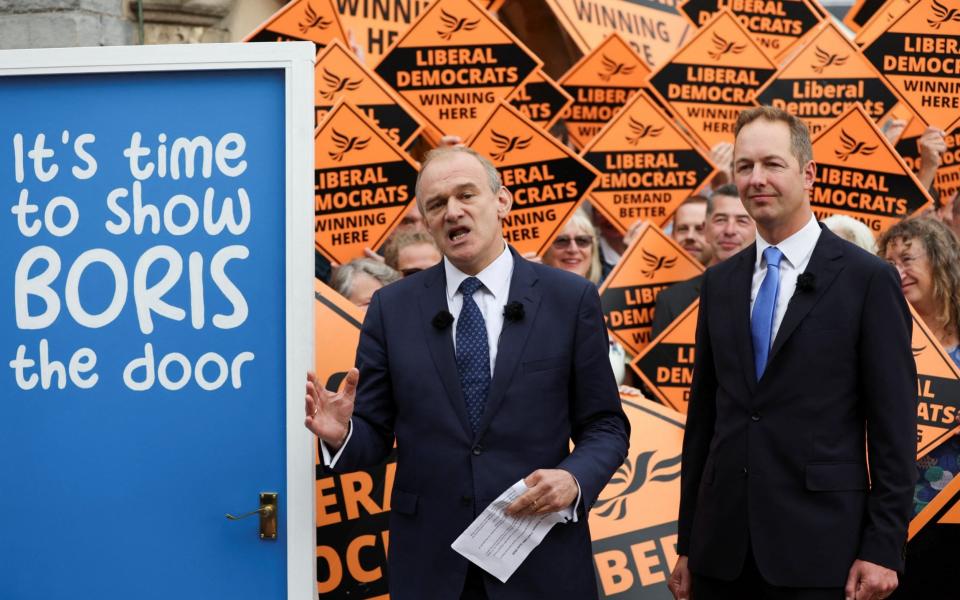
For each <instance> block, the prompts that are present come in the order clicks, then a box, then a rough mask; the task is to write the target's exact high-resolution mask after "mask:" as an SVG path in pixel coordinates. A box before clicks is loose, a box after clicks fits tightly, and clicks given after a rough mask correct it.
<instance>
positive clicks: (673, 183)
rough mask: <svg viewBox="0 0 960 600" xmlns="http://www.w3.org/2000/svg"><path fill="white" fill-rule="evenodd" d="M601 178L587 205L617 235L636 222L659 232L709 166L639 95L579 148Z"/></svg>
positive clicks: (710, 170) (706, 177) (706, 176)
mask: <svg viewBox="0 0 960 600" xmlns="http://www.w3.org/2000/svg"><path fill="white" fill-rule="evenodd" d="M583 157H584V158H585V159H586V160H587V162H589V163H590V164H592V165H593V166H594V167H596V168H597V169H598V170H600V172H601V173H602V175H601V178H600V183H599V184H598V185H597V187H596V188H594V190H593V193H592V194H591V204H592V205H593V207H594V208H595V209H596V210H599V211H600V212H602V213H603V215H604V216H605V217H607V220H609V221H610V222H611V223H613V224H614V225H615V226H616V227H617V228H618V229H619V230H620V231H626V230H627V229H628V228H629V227H630V225H632V224H633V223H634V222H635V221H637V220H638V219H644V220H648V221H652V222H653V223H656V224H657V225H660V226H663V225H664V224H665V223H666V222H667V221H669V220H670V217H671V215H673V211H674V210H676V208H677V206H679V205H680V204H681V203H682V202H683V201H684V200H686V199H687V198H688V197H689V196H690V194H691V192H692V191H693V190H696V189H698V188H700V187H701V186H702V185H703V184H704V183H705V182H706V181H708V180H709V178H710V177H711V176H712V175H713V173H714V166H713V164H712V163H711V162H710V160H709V159H708V158H707V157H706V156H705V155H704V154H703V152H702V151H700V150H699V149H698V148H697V147H696V145H695V144H694V142H693V140H691V139H690V138H688V137H687V135H686V134H684V133H683V132H682V131H680V129H679V128H677V126H675V125H674V124H673V121H672V120H671V119H670V118H669V117H667V116H666V115H665V114H664V113H663V111H662V110H660V108H659V107H658V106H657V105H656V103H655V102H654V101H653V99H652V98H651V97H650V96H649V95H648V93H647V92H646V91H641V92H640V93H638V94H636V95H635V96H634V97H633V99H631V100H630V101H629V102H628V103H627V105H626V106H624V107H623V109H622V110H621V111H620V112H619V113H617V116H616V117H614V120H613V121H611V122H610V124H608V125H607V126H606V127H605V128H604V129H603V131H601V132H600V134H599V135H597V137H596V138H594V139H593V141H591V142H590V144H589V145H588V146H587V147H586V148H584V150H583Z"/></svg>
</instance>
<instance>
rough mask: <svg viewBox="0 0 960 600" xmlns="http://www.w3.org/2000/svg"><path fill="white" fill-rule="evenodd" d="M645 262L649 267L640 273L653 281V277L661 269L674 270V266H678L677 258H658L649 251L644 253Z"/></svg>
mask: <svg viewBox="0 0 960 600" xmlns="http://www.w3.org/2000/svg"><path fill="white" fill-rule="evenodd" d="M643 262H644V264H645V265H647V268H646V269H642V270H641V271H640V273H642V274H643V276H644V277H646V278H647V279H653V276H654V275H655V274H656V272H657V271H659V270H661V269H669V268H672V267H673V265H675V264H677V257H676V256H674V257H673V258H667V257H666V256H657V255H656V254H653V253H652V252H649V251H647V250H644V251H643Z"/></svg>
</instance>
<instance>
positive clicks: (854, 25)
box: [843, 0, 884, 32]
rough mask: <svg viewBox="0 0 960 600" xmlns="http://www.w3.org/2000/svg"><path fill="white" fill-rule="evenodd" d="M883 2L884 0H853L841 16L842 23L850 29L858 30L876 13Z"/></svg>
mask: <svg viewBox="0 0 960 600" xmlns="http://www.w3.org/2000/svg"><path fill="white" fill-rule="evenodd" d="M883 2H884V0H854V2H853V6H851V7H850V9H849V10H848V11H847V14H846V15H845V16H844V17H843V24H844V25H846V26H847V27H849V28H850V30H851V31H855V32H857V31H860V30H861V29H862V28H863V26H864V25H866V24H867V23H868V22H869V21H870V19H872V18H873V17H874V16H875V15H876V14H877V11H878V10H879V9H880V8H881V7H882V6H883Z"/></svg>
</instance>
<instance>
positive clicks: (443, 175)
mask: <svg viewBox="0 0 960 600" xmlns="http://www.w3.org/2000/svg"><path fill="white" fill-rule="evenodd" d="M419 189H420V195H421V196H422V198H420V199H418V201H419V202H420V206H421V210H422V211H423V215H424V219H425V221H426V225H427V230H428V231H429V232H430V234H431V235H432V236H433V239H434V240H436V242H437V248H439V249H440V252H441V253H442V254H443V255H444V256H446V257H447V259H448V260H449V261H450V262H451V263H453V265H454V266H455V267H457V268H458V269H460V270H461V271H463V272H464V273H466V274H468V275H476V274H477V273H479V272H480V271H482V270H483V269H484V268H485V267H486V266H487V265H489V264H490V263H491V262H493V260H494V259H496V258H497V257H498V256H499V255H500V253H501V252H502V251H503V248H504V242H503V230H502V226H501V224H500V223H501V221H502V220H503V218H504V217H505V216H506V215H507V213H508V212H509V211H510V205H511V204H512V203H513V197H512V196H511V195H510V192H509V191H507V189H506V188H505V187H503V186H500V189H499V190H498V191H497V192H494V191H493V190H492V189H491V186H490V178H489V177H488V176H487V172H486V170H485V169H484V168H483V165H482V164H480V161H479V160H477V158H475V157H474V156H471V155H470V154H467V153H465V152H449V153H447V154H444V155H441V156H438V157H436V158H435V159H433V160H432V161H430V162H429V163H428V164H427V166H426V167H425V169H424V171H423V172H422V173H421V175H420V188H419Z"/></svg>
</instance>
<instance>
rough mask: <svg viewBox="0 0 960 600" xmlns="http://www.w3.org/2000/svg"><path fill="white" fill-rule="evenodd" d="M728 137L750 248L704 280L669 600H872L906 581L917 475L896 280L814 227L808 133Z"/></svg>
mask: <svg viewBox="0 0 960 600" xmlns="http://www.w3.org/2000/svg"><path fill="white" fill-rule="evenodd" d="M735 133H736V140H735V143H734V170H733V176H734V181H735V183H736V185H737V188H738V189H739V191H740V198H741V199H742V201H743V204H744V206H745V208H746V210H747V212H748V213H750V215H751V216H752V217H753V219H754V221H755V222H756V224H757V240H756V243H755V244H754V245H752V246H750V247H749V248H748V249H747V250H746V251H744V252H740V253H739V254H737V255H736V256H734V257H733V258H731V259H730V260H727V261H725V262H723V263H721V264H718V265H716V266H714V267H711V268H710V269H708V270H707V272H706V274H705V276H704V279H703V283H702V289H701V299H700V312H699V321H698V324H697V346H696V366H695V368H694V376H693V384H692V386H691V392H690V404H689V411H688V414H687V422H686V429H685V434H684V440H683V474H682V480H681V498H680V518H679V523H678V539H677V552H678V554H679V555H680V558H679V559H678V560H677V563H676V566H675V567H674V571H673V573H672V575H671V578H670V587H671V590H672V591H673V593H674V595H675V596H676V597H677V598H681V599H687V598H692V599H693V600H709V599H712V598H790V599H794V600H796V599H800V600H815V599H820V598H824V599H826V598H840V597H845V598H847V599H848V600H853V599H857V600H874V599H882V598H885V597H886V596H888V595H889V594H890V593H891V592H892V591H893V590H894V589H895V588H896V585H897V572H898V571H901V570H902V569H903V549H904V544H905V542H906V537H907V523H908V521H909V518H910V513H911V501H912V495H913V480H914V477H915V470H914V453H915V449H916V426H915V405H916V369H915V365H914V360H913V355H912V353H911V349H910V339H911V324H912V322H911V318H910V313H909V311H908V309H907V306H906V303H905V301H904V299H903V294H902V293H901V292H900V281H899V278H898V276H897V273H896V271H895V270H894V269H893V268H892V267H891V266H890V265H888V264H886V263H885V262H884V261H882V260H880V259H879V258H877V257H876V256H874V255H871V254H869V253H867V252H865V251H863V250H861V249H860V248H857V247H856V246H854V245H852V244H849V243H847V242H845V241H843V240H841V239H840V238H838V237H837V236H836V235H834V234H833V233H831V232H830V231H829V230H826V229H824V228H821V226H820V225H819V224H818V223H817V221H816V219H814V217H813V212H812V210H811V208H810V198H809V194H810V191H811V190H812V188H813V185H814V181H815V179H816V165H815V163H814V162H813V159H812V148H811V144H810V138H809V132H808V131H807V128H806V126H805V125H804V124H803V122H802V121H800V120H799V119H798V118H796V117H794V116H792V115H789V114H788V113H786V112H784V111H781V110H779V109H774V108H771V107H758V108H754V109H748V110H745V111H743V112H742V113H741V114H740V117H739V119H738V121H737V124H736V126H735ZM841 274H842V275H841ZM867 431H869V436H868V435H867ZM867 454H869V457H870V460H869V467H868V463H867Z"/></svg>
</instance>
